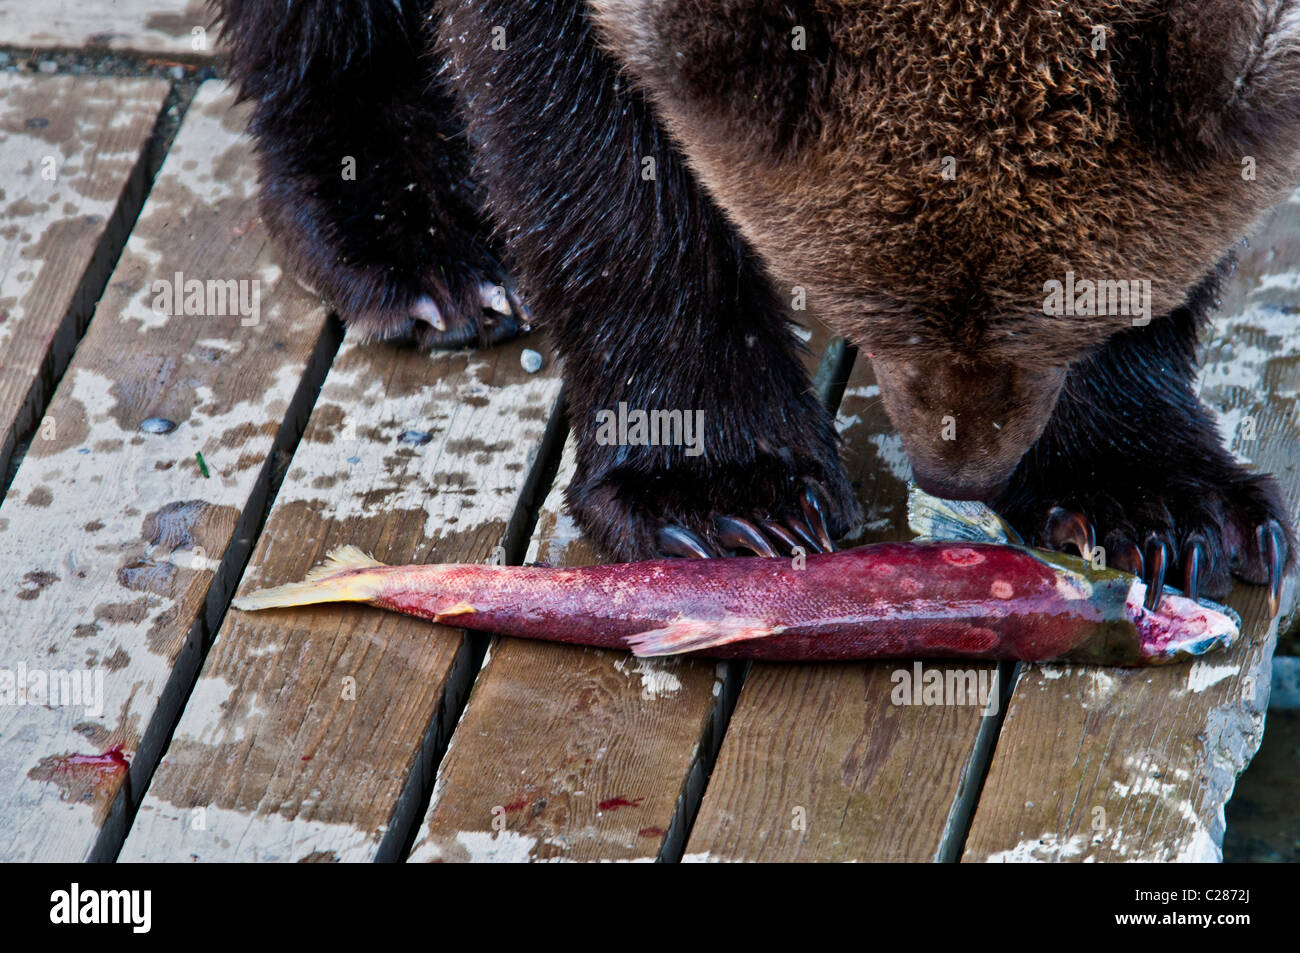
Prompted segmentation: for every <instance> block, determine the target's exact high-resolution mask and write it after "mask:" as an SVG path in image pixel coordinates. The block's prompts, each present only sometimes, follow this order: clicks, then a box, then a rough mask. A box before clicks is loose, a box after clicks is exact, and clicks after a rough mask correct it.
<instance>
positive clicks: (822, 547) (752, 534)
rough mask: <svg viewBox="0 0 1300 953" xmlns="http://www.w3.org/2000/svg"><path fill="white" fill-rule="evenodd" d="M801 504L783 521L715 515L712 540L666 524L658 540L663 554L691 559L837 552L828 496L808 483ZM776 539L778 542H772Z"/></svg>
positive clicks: (683, 528) (800, 500)
mask: <svg viewBox="0 0 1300 953" xmlns="http://www.w3.org/2000/svg"><path fill="white" fill-rule="evenodd" d="M799 508H800V509H801V510H802V511H803V512H802V515H799V514H795V513H791V514H788V515H787V516H786V517H785V520H784V521H783V522H778V521H776V520H772V519H764V520H759V521H758V522H757V523H755V522H753V521H751V520H747V519H742V518H741V517H738V516H717V517H714V519H713V528H714V531H713V536H712V539H711V540H707V539H705V538H704V537H703V536H701V535H700V534H698V533H695V532H692V531H691V530H689V529H687V528H686V527H684V526H678V525H676V524H674V525H670V526H665V527H663V528H662V529H660V530H659V533H658V536H657V537H656V541H657V543H658V546H659V551H660V553H662V554H663V555H665V556H679V557H685V558H688V559H709V558H712V557H714V556H718V555H732V554H735V553H736V552H737V551H740V552H749V553H753V554H754V555H755V556H765V557H776V556H780V555H781V554H782V551H783V550H784V552H785V553H786V554H788V555H794V553H795V551H796V550H803V552H805V553H831V552H834V551H835V544H834V543H833V542H832V541H831V534H830V529H829V527H828V525H827V521H826V503H825V499H824V497H823V496H822V494H821V492H820V491H819V490H818V489H817V488H816V487H815V486H813V485H811V484H809V485H808V486H807V487H806V488H805V490H804V492H803V493H802V494H801V495H800V499H799ZM773 540H775V542H776V544H777V545H773ZM715 544H716V545H715Z"/></svg>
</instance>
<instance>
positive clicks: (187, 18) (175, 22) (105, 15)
mask: <svg viewBox="0 0 1300 953" xmlns="http://www.w3.org/2000/svg"><path fill="white" fill-rule="evenodd" d="M212 18H213V14H212V7H211V5H210V4H208V3H207V0H36V2H24V0H6V2H4V3H0V45H3V46H14V47H18V48H19V49H36V50H41V49H73V50H112V51H114V52H122V53H142V54H151V55H154V56H167V57H170V58H176V59H183V60H201V59H207V58H210V57H212V56H214V55H215V42H216V30H213V29H210V27H211V25H212Z"/></svg>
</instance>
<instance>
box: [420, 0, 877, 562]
mask: <svg viewBox="0 0 1300 953" xmlns="http://www.w3.org/2000/svg"><path fill="white" fill-rule="evenodd" d="M444 9H445V17H440V18H439V22H440V32H441V41H440V42H441V45H442V46H443V48H444V49H445V51H446V53H447V55H448V57H449V59H450V61H451V64H452V70H451V74H452V77H453V81H454V83H455V84H456V86H457V89H458V91H459V93H460V95H461V96H462V97H463V99H464V101H465V107H464V113H465V115H466V117H467V120H468V125H469V138H470V141H471V142H472V143H473V144H474V147H475V148H476V150H477V156H476V158H477V160H478V161H477V165H478V167H479V168H481V169H482V170H483V180H484V184H485V185H486V186H487V189H488V208H489V210H490V212H491V214H492V216H493V218H494V219H495V220H496V221H497V222H498V223H499V225H500V226H501V227H502V229H503V231H504V233H505V235H506V236H507V241H508V244H509V249H510V254H511V258H512V261H514V262H515V265H516V270H517V274H518V276H519V279H520V282H521V284H522V286H523V288H524V290H525V293H526V294H527V297H528V300H529V301H530V303H531V304H532V307H533V309H534V311H535V313H536V314H537V316H538V320H539V322H540V324H541V325H542V326H543V327H545V328H546V330H547V331H548V333H549V334H550V336H551V339H552V341H553V342H554V344H555V346H556V349H557V350H558V352H559V354H560V355H561V357H562V359H563V369H564V381H565V394H566V400H567V407H568V413H569V423H570V427H571V430H572V434H573V437H574V439H575V442H576V448H577V469H576V474H575V476H574V478H573V480H572V482H571V484H570V486H569V488H568V493H567V500H568V505H569V509H570V511H571V513H572V514H573V516H574V518H575V520H576V521H577V523H578V525H579V526H580V527H581V528H582V529H583V530H584V531H585V532H586V533H587V534H588V536H589V537H591V538H592V539H594V540H595V542H596V543H598V544H599V545H600V546H601V547H603V548H604V550H605V551H606V552H608V553H610V554H612V555H613V556H614V557H616V558H622V559H631V558H638V557H647V556H653V555H656V554H660V553H662V554H665V555H709V554H713V553H720V552H723V551H726V550H730V549H738V550H750V549H752V550H755V551H760V552H761V551H763V548H764V547H770V548H785V549H789V548H790V546H791V545H795V544H797V545H802V546H803V547H804V548H805V551H808V550H809V549H810V545H809V541H812V542H815V543H816V544H817V548H821V547H823V546H824V545H825V544H828V542H829V537H830V536H831V535H832V534H835V533H839V532H843V531H845V530H847V529H848V528H849V527H850V526H851V525H852V524H853V523H854V521H855V520H856V519H857V514H858V508H857V504H856V503H855V501H854V499H853V494H852V491H851V488H850V486H849V483H848V481H847V479H846V478H845V476H844V472H843V469H842V467H841V464H840V462H839V459H838V455H837V447H836V435H835V431H834V427H833V425H832V421H831V417H830V415H829V414H828V413H827V411H826V410H825V408H824V407H823V406H822V405H821V404H820V403H819V402H818V400H817V398H816V396H815V395H814V394H813V392H812V388H811V386H810V384H809V379H808V375H807V372H806V371H805V370H804V368H803V366H802V364H801V363H800V362H799V360H798V358H797V357H796V347H797V339H796V338H795V336H794V335H793V333H792V332H791V329H790V326H789V320H790V315H789V312H788V311H787V309H786V307H785V305H784V302H783V300H782V299H781V297H780V296H778V294H777V293H776V292H775V291H774V290H773V288H772V286H771V285H770V284H769V282H768V281H767V279H766V276H765V275H764V273H763V271H762V268H761V267H760V265H759V264H758V262H757V261H756V259H755V257H754V256H753V255H752V254H751V253H750V252H749V250H748V249H747V248H746V247H745V246H744V244H743V243H742V242H741V240H740V239H739V237H738V236H737V235H736V234H735V232H734V231H733V229H732V228H731V227H730V225H729V224H728V223H727V222H726V221H725V219H724V218H723V216H722V214H721V213H720V212H719V211H718V210H717V208H716V207H714V205H713V204H712V203H711V202H710V201H709V199H708V198H707V196H706V195H705V193H704V191H703V190H702V188H701V187H700V185H699V184H698V183H697V182H696V181H695V180H694V178H693V177H692V176H691V174H690V172H689V170H688V169H687V167H686V165H685V163H684V162H683V160H682V158H681V157H680V156H679V155H678V154H677V153H676V152H675V151H674V149H673V147H672V145H671V144H670V142H669V139H668V137H667V136H666V135H665V134H664V131H663V130H662V129H661V128H660V126H659V125H658V124H657V122H656V121H655V118H654V116H653V114H652V111H651V109H650V107H649V105H648V104H647V102H646V100H645V99H644V98H643V97H642V95H641V94H640V93H639V92H638V91H637V90H635V89H634V88H631V87H630V85H629V82H628V80H627V77H626V76H624V75H622V74H621V73H620V71H619V70H618V68H617V65H616V64H615V63H614V62H613V61H611V60H610V58H609V57H608V56H607V55H606V54H605V53H604V52H603V51H602V50H601V49H600V47H599V45H598V43H597V42H596V41H595V39H594V37H593V33H592V28H591V25H590V24H589V22H588V21H587V19H586V16H585V15H584V5H583V4H582V3H581V2H578V0H572V2H568V3H554V4H550V5H549V6H548V11H549V12H548V14H547V15H546V16H541V15H538V14H537V13H536V12H535V11H534V10H533V9H532V7H531V6H530V5H529V4H523V3H519V2H517V0H515V2H493V0H473V2H468V3H463V2H458V3H454V4H452V3H447V4H445V7H444ZM494 40H495V41H496V42H494ZM665 428H667V430H668V433H667V434H665V432H664V430H665ZM665 436H667V437H668V439H667V440H665V439H663V438H664V437H665ZM819 523H824V524H825V526H824V527H822V526H820V525H818V524H819ZM764 524H766V525H764ZM819 536H820V537H822V538H823V539H822V540H818V537H819Z"/></svg>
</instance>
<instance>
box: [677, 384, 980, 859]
mask: <svg viewBox="0 0 1300 953" xmlns="http://www.w3.org/2000/svg"><path fill="white" fill-rule="evenodd" d="M837 424H838V427H839V430H840V433H841V435H842V437H843V440H844V450H843V454H844V461H845V465H846V467H847V469H848V472H849V476H850V479H852V480H853V481H854V485H855V487H856V488H857V490H858V496H859V499H862V500H864V501H869V502H868V503H867V504H866V509H867V512H866V529H865V531H864V532H863V534H862V536H861V537H860V539H858V540H853V541H852V542H855V543H856V542H861V543H867V542H876V541H880V540H886V539H906V538H908V537H909V535H910V534H909V532H908V529H907V480H908V479H909V478H910V475H911V471H910V467H909V465H908V463H907V457H906V455H905V454H904V453H903V449H902V445H901V443H900V442H899V440H898V437H897V435H896V434H894V432H893V430H892V428H891V427H890V426H889V422H888V419H887V418H886V416H885V412H884V408H883V407H882V405H881V402H880V389H879V388H878V387H877V386H876V383H875V378H874V376H873V375H872V372H871V367H870V362H869V361H866V360H859V361H858V362H857V364H856V366H855V367H854V369H853V373H852V375H851V376H850V378H849V380H848V384H847V387H846V388H845V391H844V397H843V400H842V402H841V405H840V409H839V416H838V420H837ZM998 671H999V668H998V666H990V665H983V666H981V665H965V666H962V665H955V664H948V665H944V664H937V663H926V664H925V665H924V666H919V667H916V668H914V666H913V665H912V664H911V663H897V662H880V663H874V664H859V663H837V664H817V665H775V664H755V665H753V666H752V667H751V668H750V670H749V673H748V675H747V676H746V678H745V684H744V688H743V689H742V690H741V693H740V700H739V702H738V704H737V706H736V710H735V714H734V715H733V717H732V719H731V723H730V725H729V726H728V729H727V734H726V737H725V739H724V740H723V744H722V750H721V752H720V754H719V757H718V764H717V768H716V769H715V771H714V772H713V776H712V778H710V780H709V786H708V790H707V791H706V793H705V796H704V803H703V806H702V807H701V808H700V816H699V818H698V819H697V821H696V823H695V827H694V829H693V830H692V831H691V837H690V842H689V843H688V845H687V848H686V856H685V859H686V860H689V861H699V862H718V861H786V862H790V861H918V860H946V859H951V854H952V853H953V852H954V851H955V849H956V848H955V847H954V846H953V840H954V838H955V837H956V836H957V834H958V833H959V832H960V831H962V830H963V829H964V827H963V822H964V820H965V817H966V816H967V815H968V813H969V810H970V808H971V807H972V806H973V802H974V796H975V792H976V789H977V786H978V783H979V780H980V778H981V777H982V774H983V767H984V759H985V757H986V751H987V747H988V744H989V742H990V741H991V734H992V733H993V732H995V731H996V726H997V715H998V714H999V712H1000V708H999V704H1000V701H999V697H1000V694H999V690H1000V685H999V682H998V674H997V673H998ZM949 672H952V673H953V674H954V676H955V675H956V674H958V673H963V674H964V673H967V672H969V673H970V675H971V677H972V678H973V681H972V682H971V685H972V686H973V687H975V688H976V689H978V687H979V686H980V685H981V684H982V685H984V686H985V687H986V688H987V689H988V691H987V692H986V698H991V699H992V702H991V703H988V704H986V701H985V700H982V699H979V698H978V697H977V693H976V692H972V695H971V698H970V700H969V703H968V704H964V705H951V704H950V705H934V704H929V705H927V704H925V703H924V701H925V696H924V693H923V692H922V688H923V682H924V679H925V678H927V677H941V678H944V679H947V678H948V677H949V674H948V673H949ZM931 673H936V674H935V676H931ZM965 684H966V682H965V679H964V678H963V681H962V685H963V690H964V686H965ZM913 688H915V690H913ZM904 689H905V690H904ZM904 700H905V701H904ZM900 701H903V703H900Z"/></svg>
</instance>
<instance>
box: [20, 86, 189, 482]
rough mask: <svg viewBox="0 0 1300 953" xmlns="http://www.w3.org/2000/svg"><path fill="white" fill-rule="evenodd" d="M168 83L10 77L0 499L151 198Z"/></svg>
mask: <svg viewBox="0 0 1300 953" xmlns="http://www.w3.org/2000/svg"><path fill="white" fill-rule="evenodd" d="M166 96H167V84H166V83H165V82H163V81H162V80H134V79H77V78H73V77H70V76H58V77H45V76H41V77H34V76H16V75H14V74H12V73H5V74H0V177H2V179H3V182H4V185H3V188H2V189H0V202H2V203H3V209H4V220H3V223H2V224H0V497H3V493H4V489H5V486H6V484H7V483H8V479H9V463H10V458H11V456H12V454H13V451H14V447H15V445H16V444H17V442H18V441H19V440H20V439H22V438H23V437H25V436H26V435H27V434H28V433H30V431H31V429H32V426H33V425H34V423H35V420H36V416H37V415H38V414H39V413H40V411H41V409H42V408H43V407H44V406H45V402H46V400H47V399H48V398H49V392H50V389H51V385H52V382H53V381H54V380H55V379H56V378H57V377H58V375H59V374H61V373H62V372H63V369H64V368H65V367H66V366H67V363H68V358H69V357H70V356H71V354H72V350H73V348H74V347H75V346H76V343H77V338H78V337H79V336H80V334H81V331H82V329H84V328H85V325H86V322H87V321H88V320H89V319H90V311H91V308H92V307H93V305H94V301H95V298H96V297H97V296H98V294H99V291H100V289H101V288H102V287H103V283H104V280H105V279H106V278H107V277H108V269H109V266H110V264H111V262H112V260H113V258H114V257H115V256H116V254H117V252H118V250H119V249H120V248H121V246H122V243H123V242H124V241H125V240H126V230H127V223H128V222H130V221H132V220H133V219H134V218H135V215H136V213H137V212H138V211H139V210H140V202H141V201H142V199H143V195H144V178H145V172H144V162H143V159H144V156H145V145H146V143H147V142H148V139H149V134H150V132H151V131H152V130H153V127H154V123H155V121H156V119H157V117H158V113H159V111H160V110H161V109H162V105H163V100H164V99H165V98H166Z"/></svg>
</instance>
